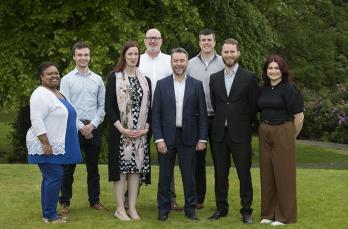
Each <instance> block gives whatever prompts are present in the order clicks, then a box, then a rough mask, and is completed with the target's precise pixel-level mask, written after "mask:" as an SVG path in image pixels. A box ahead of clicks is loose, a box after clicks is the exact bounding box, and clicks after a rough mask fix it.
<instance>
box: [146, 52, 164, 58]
mask: <svg viewBox="0 0 348 229" xmlns="http://www.w3.org/2000/svg"><path fill="white" fill-rule="evenodd" d="M144 54H145V55H146V57H147V58H148V59H151V60H153V59H157V58H159V56H161V55H162V51H160V52H159V53H158V55H157V56H156V57H154V58H152V57H151V56H150V55H149V54H148V53H147V51H145V53H144Z"/></svg>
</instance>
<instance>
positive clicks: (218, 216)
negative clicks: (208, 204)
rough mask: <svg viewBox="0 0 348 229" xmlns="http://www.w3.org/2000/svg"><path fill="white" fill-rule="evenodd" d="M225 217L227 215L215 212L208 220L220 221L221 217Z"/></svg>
mask: <svg viewBox="0 0 348 229" xmlns="http://www.w3.org/2000/svg"><path fill="white" fill-rule="evenodd" d="M226 216H227V213H223V212H220V211H216V212H214V214H212V215H211V216H210V217H209V218H208V219H220V218H221V217H226Z"/></svg>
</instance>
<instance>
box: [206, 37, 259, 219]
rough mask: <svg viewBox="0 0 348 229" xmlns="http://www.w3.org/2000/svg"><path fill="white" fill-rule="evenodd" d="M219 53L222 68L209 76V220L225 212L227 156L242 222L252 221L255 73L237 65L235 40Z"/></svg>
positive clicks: (256, 88) (226, 43)
mask: <svg viewBox="0 0 348 229" xmlns="http://www.w3.org/2000/svg"><path fill="white" fill-rule="evenodd" d="M221 56H222V59H223V61H224V64H225V68H224V69H223V70H221V71H219V72H216V73H214V74H212V75H211V76H210V82H209V87H210V97H211V102H212V106H213V109H214V111H215V118H214V122H213V133H212V136H213V142H214V145H213V149H214V150H213V153H214V159H215V160H214V166H215V172H216V174H215V178H216V180H215V198H216V206H217V211H216V212H215V213H214V214H213V215H212V216H211V217H209V219H219V218H221V217H224V216H226V215H227V213H228V207H229V205H228V187H229V181H228V176H229V170H230V166H231V155H232V159H233V162H234V164H235V167H236V170H237V174H238V178H239V182H240V199H241V205H242V208H241V209H240V213H241V215H242V221H243V223H246V224H250V223H252V217H251V213H252V208H251V204H252V200H253V189H252V183H251V174H250V167H251V156H252V149H251V134H252V125H253V124H254V123H255V120H256V112H257V97H258V91H259V88H258V85H257V80H256V75H255V74H254V73H251V72H249V71H247V70H245V69H243V68H241V67H240V66H239V64H238V59H239V56H240V49H239V44H238V41H236V40H234V39H227V40H225V41H224V42H223V45H222V51H221Z"/></svg>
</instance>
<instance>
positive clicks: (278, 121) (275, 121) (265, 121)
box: [261, 120, 289, 126]
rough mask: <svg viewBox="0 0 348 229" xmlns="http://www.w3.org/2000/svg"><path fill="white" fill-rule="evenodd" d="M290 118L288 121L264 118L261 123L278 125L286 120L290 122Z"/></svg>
mask: <svg viewBox="0 0 348 229" xmlns="http://www.w3.org/2000/svg"><path fill="white" fill-rule="evenodd" d="M288 121H289V120H286V121H282V120H262V121H261V123H264V124H266V125H272V126H276V125H282V124H284V123H286V122H288Z"/></svg>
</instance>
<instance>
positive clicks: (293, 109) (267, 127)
mask: <svg viewBox="0 0 348 229" xmlns="http://www.w3.org/2000/svg"><path fill="white" fill-rule="evenodd" d="M262 79H263V82H264V85H263V87H262V88H261V93H260V97H259V99H258V106H259V109H260V111H261V122H262V123H261V125H260V127H259V144H260V176H261V223H262V224H272V225H274V226H277V225H283V224H286V223H295V222H296V220H297V203H296V155H295V148H296V147H295V142H296V137H297V136H298V134H299V133H300V131H301V129H302V125H303V119H304V115H303V97H302V95H301V94H300V93H299V91H298V90H297V89H296V88H295V87H294V86H293V84H292V82H291V80H290V76H289V71H288V67H287V64H286V62H285V61H284V59H283V58H282V57H280V56H278V55H271V56H270V57H268V58H267V60H266V62H265V64H264V67H263V74H262Z"/></svg>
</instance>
